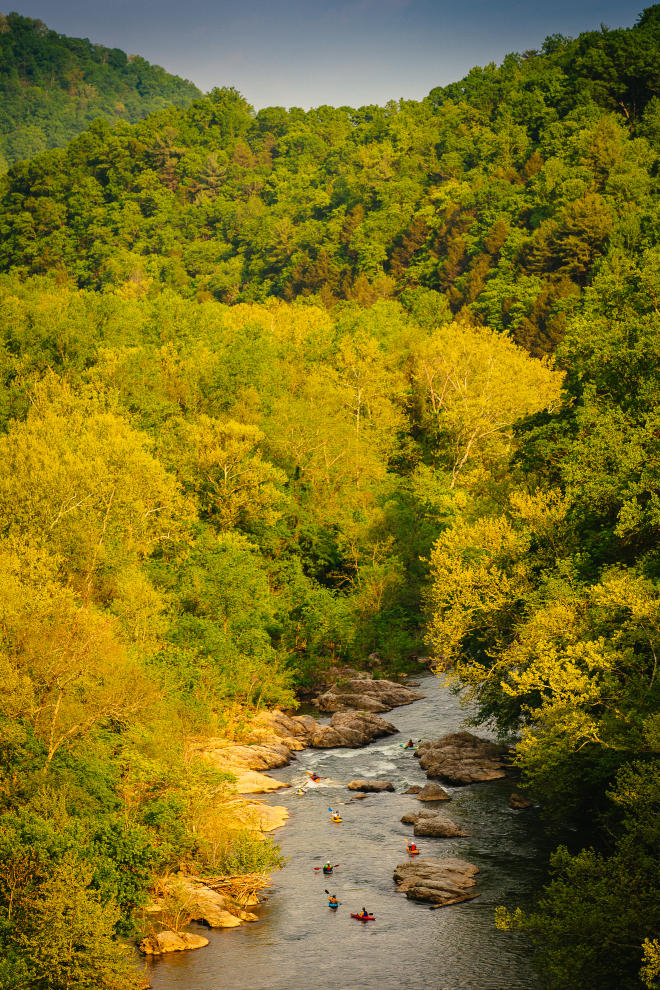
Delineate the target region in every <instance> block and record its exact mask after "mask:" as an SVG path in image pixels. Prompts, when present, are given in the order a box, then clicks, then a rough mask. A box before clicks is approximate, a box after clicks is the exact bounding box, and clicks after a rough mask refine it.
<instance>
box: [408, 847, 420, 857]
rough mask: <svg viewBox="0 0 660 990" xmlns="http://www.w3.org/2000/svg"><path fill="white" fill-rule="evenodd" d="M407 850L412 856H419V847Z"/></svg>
mask: <svg viewBox="0 0 660 990" xmlns="http://www.w3.org/2000/svg"><path fill="white" fill-rule="evenodd" d="M407 852H408V855H410V856H419V849H408V850H407Z"/></svg>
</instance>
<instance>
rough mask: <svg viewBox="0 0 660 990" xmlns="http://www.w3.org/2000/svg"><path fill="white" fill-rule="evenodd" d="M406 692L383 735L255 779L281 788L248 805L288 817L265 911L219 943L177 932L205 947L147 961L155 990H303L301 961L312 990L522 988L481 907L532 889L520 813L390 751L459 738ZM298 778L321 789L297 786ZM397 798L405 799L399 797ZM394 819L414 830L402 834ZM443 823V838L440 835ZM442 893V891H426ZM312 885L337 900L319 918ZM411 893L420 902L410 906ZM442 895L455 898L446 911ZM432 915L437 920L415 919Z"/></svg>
mask: <svg viewBox="0 0 660 990" xmlns="http://www.w3.org/2000/svg"><path fill="white" fill-rule="evenodd" d="M420 693H423V694H424V695H425V697H424V698H423V699H419V700H417V701H415V702H413V703H411V704H410V705H407V706H405V707H402V708H397V709H395V710H394V711H393V712H392V714H391V715H390V716H388V720H389V719H391V724H393V725H395V726H396V727H397V729H398V730H399V732H398V733H397V734H395V735H387V736H382V737H380V738H378V739H376V740H375V741H374V742H372V743H370V744H368V745H367V746H366V747H362V748H351V747H345V746H344V747H338V748H328V749H325V748H321V749H312V748H306V749H294V750H292V757H291V759H290V761H289V762H288V763H286V764H285V765H283V766H279V767H278V766H276V767H274V768H273V769H270V770H269V771H268V776H269V777H271V778H275V779H276V780H277V782H278V783H279V784H283V785H285V786H284V787H283V788H280V789H278V790H277V791H276V792H274V793H273V794H272V795H270V794H264V795H263V797H261V798H260V800H262V801H263V802H265V804H266V806H270V805H272V806H280V807H284V808H285V810H287V811H288V812H289V813H290V816H291V817H290V819H289V821H288V823H287V827H286V828H285V829H283V830H282V831H281V832H279V833H278V841H279V842H280V844H281V846H282V849H283V852H284V853H285V855H287V856H288V857H289V861H288V863H287V865H286V866H285V868H284V869H283V870H282V871H281V872H279V873H276V874H275V875H274V877H273V881H274V886H273V890H272V893H271V895H270V897H269V899H268V900H267V901H266V902H265V903H264V904H261V905H260V906H258V907H253V908H250V911H253V912H254V913H255V914H256V915H258V918H259V920H258V921H256V922H252V923H250V924H247V925H241V926H240V927H235V928H231V929H226V930H223V931H220V930H212V929H210V928H209V927H208V926H204V927H200V926H196V925H193V926H191V928H190V929H189V933H190V934H196V935H199V936H201V937H202V938H207V939H208V940H209V945H207V946H205V947H204V948H202V949H201V950H200V951H199V952H193V953H185V952H175V953H172V954H167V955H165V956H163V957H161V959H160V961H158V962H157V963H156V964H155V965H154V966H152V967H151V970H150V976H151V979H152V982H153V985H154V987H155V990H184V988H185V990H211V988H213V990H244V987H245V986H250V987H251V988H253V990H266V988H268V990H284V988H285V987H287V988H288V987H291V986H298V985H300V986H303V985H307V983H308V982H309V973H310V969H309V967H310V964H311V961H312V960H313V964H314V986H315V988H316V990H330V988H332V990H336V988H337V987H338V986H339V987H342V988H343V990H353V988H357V987H360V988H361V990H372V988H373V990H375V988H376V987H378V988H379V990H382V988H383V987H387V986H392V985H395V984H393V983H392V982H391V981H392V979H393V977H394V978H396V979H397V980H398V979H399V977H400V976H401V974H402V973H405V982H406V985H407V986H409V987H410V988H411V990H440V988H441V990H444V988H445V987H446V988H451V990H468V988H469V990H474V988H475V987H479V988H480V990H504V988H505V987H506V988H507V990H509V988H510V990H532V988H534V990H535V988H536V983H535V979H534V976H533V975H532V973H531V970H530V968H529V964H528V953H529V947H528V946H527V944H526V942H525V941H524V940H523V939H522V938H521V937H520V936H515V935H511V934H508V933H499V932H496V931H495V929H494V927H493V910H494V907H495V905H496V904H498V903H503V902H506V903H509V904H510V903H520V901H521V900H523V901H524V899H525V896H527V895H528V894H529V893H530V891H531V890H532V889H533V888H534V886H535V885H536V884H537V883H538V882H539V880H540V870H541V864H542V862H543V852H542V850H541V849H540V843H541V834H540V830H539V828H538V825H537V822H536V819H535V815H534V812H533V810H532V811H530V810H524V811H516V810H514V809H512V808H510V807H509V804H508V801H509V797H510V795H511V792H512V789H513V788H512V783H511V782H510V781H509V780H508V779H507V778H506V777H505V776H500V777H498V778H496V779H493V780H490V781H486V782H483V783H476V784H474V785H472V786H466V785H450V784H448V783H447V784H443V785H440V784H438V783H436V782H435V781H433V780H432V781H429V780H428V779H427V778H426V773H425V772H424V770H423V769H422V766H421V757H420V759H419V760H417V759H415V757H414V754H413V752H412V751H411V750H405V749H402V744H403V743H404V742H405V741H406V740H407V739H408V738H410V737H411V736H412V737H413V738H416V739H419V738H420V736H422V737H424V738H426V739H427V740H429V741H433V740H440V739H441V738H442V737H443V736H446V735H451V734H453V733H456V732H459V731H461V720H462V717H463V714H464V713H463V712H462V711H461V710H460V709H459V707H458V705H457V702H456V699H455V698H454V697H453V696H451V695H450V694H449V692H447V691H445V690H444V689H443V688H442V687H441V686H440V685H439V684H438V682H437V681H435V679H433V678H425V679H424V681H423V683H422V685H421V688H420ZM275 717H276V718H277V716H275ZM285 718H286V716H285ZM308 727H310V726H309V724H308ZM280 738H281V737H280ZM291 738H296V737H291ZM299 738H302V737H299ZM270 743H272V740H271V741H270V742H269V741H268V740H264V739H262V740H261V741H260V743H259V744H263V745H270ZM255 745H257V744H256V743H255ZM505 763H506V760H504V763H503V768H504V771H505V772H506V766H505ZM306 771H310V772H316V773H317V774H318V775H319V776H321V777H322V780H321V781H320V782H319V783H309V777H308V776H307V773H306ZM255 772H263V771H255ZM352 780H354V781H355V782H357V783H364V782H366V783H369V782H383V781H385V782H389V783H391V784H392V786H393V787H394V791H393V792H392V791H384V792H382V793H366V794H365V793H364V792H355V791H349V790H348V789H347V784H348V783H349V782H350V781H352ZM305 782H307V787H306V791H307V793H306V795H305V796H304V797H298V796H297V795H296V787H297V786H298V785H299V784H302V783H305ZM428 784H432V785H433V786H434V787H441V786H442V791H443V794H444V795H445V800H444V801H442V803H440V801H441V797H440V799H439V798H438V797H436V798H435V800H434V801H422V802H419V801H418V797H419V796H421V789H423V788H425V787H426V786H427V785H428ZM286 785H293V786H288V787H287V786H286ZM411 789H413V790H418V794H409V793H408V794H407V793H406V792H407V791H410V790H411ZM358 795H363V796H361V797H360V799H359V800H357V801H356V800H355V798H356V797H357V796H358ZM447 798H449V799H450V801H449V802H447ZM436 802H437V803H436ZM329 806H331V807H333V808H337V807H338V808H339V810H340V811H341V814H342V817H343V823H342V824H341V825H333V824H332V823H331V822H330V821H329V813H328V807H329ZM441 809H442V810H441ZM425 812H428V813H429V814H428V815H426V814H424V813H425ZM405 815H412V816H413V817H414V820H412V819H411V820H410V821H409V822H406V823H404V822H402V821H401V819H402V817H403V816H405ZM420 815H421V817H419V816H420ZM425 820H426V821H428V822H431V821H435V822H436V823H437V824H436V829H437V832H438V834H437V835H434V836H431V835H428V836H426V835H421V836H419V837H417V838H416V840H415V841H416V842H417V844H418V847H419V848H420V852H421V855H420V856H419V857H418V860H417V862H418V863H419V862H420V861H421V862H425V863H426V865H425V867H424V870H425V871H426V872H425V875H423V876H422V875H421V874H419V875H418V877H417V880H418V881H419V882H417V883H413V882H412V881H413V879H414V872H415V871H414V869H413V868H412V867H413V864H414V862H415V861H414V860H412V859H410V860H409V858H408V857H407V855H406V852H405V844H406V840H408V839H410V838H412V837H413V832H414V829H415V828H416V827H417V825H418V824H420V823H422V824H421V828H422V830H424V829H425V828H430V826H425V825H424V824H423V822H424V821H425ZM447 821H448V822H450V823H452V825H453V827H454V828H455V829H456V833H455V834H453V835H450V836H446V835H445V836H442V835H441V834H440V832H441V831H442V830H443V829H442V825H443V822H444V823H445V829H444V830H445V831H446V830H447V826H446V822H447ZM458 833H460V834H458ZM327 859H331V860H332V862H333V863H339V864H340V865H339V866H338V867H337V868H336V869H335V871H334V874H333V875H332V877H323V875H322V873H320V872H315V871H314V866H317V865H322V863H323V862H325V861H326V860H327ZM451 860H455V861H460V862H461V863H464V864H467V866H466V867H465V869H466V870H467V871H468V872H467V873H466V874H464V876H465V877H466V879H465V884H466V885H465V887H464V889H463V890H462V891H461V892H459V893H456V892H455V891H452V889H450V888H451V887H452V885H453V887H455V888H458V887H460V885H461V884H460V883H459V882H458V881H459V877H458V873H457V871H456V867H455V864H454V867H453V868H451V869H450V867H449V866H448V865H447V861H451ZM429 862H430V864H431V866H429V865H428V864H429ZM443 864H444V865H443ZM408 866H410V867H411V869H410V870H408V869H407V867H408ZM419 869H420V870H421V867H419ZM429 871H431V872H429ZM447 871H449V872H447ZM472 871H473V872H472ZM395 874H400V879H398V878H397V877H395ZM431 874H433V875H431ZM450 874H453V875H450ZM468 879H471V880H472V881H473V882H472V885H471V886H470V885H469V884H467V880H468ZM422 881H423V882H422ZM442 883H445V884H446V886H445V888H442V887H441V886H440V887H438V886H436V887H434V886H432V884H440V885H441V884H442ZM461 883H463V881H461ZM326 887H327V888H328V889H330V890H332V891H334V892H336V893H337V895H338V897H339V899H340V902H341V904H340V908H339V911H338V912H334V913H333V912H329V911H328V909H327V898H326V896H325V895H324V893H323V891H324V888H326ZM404 887H405V889H404ZM441 889H444V890H445V891H446V896H444V895H443V897H440V899H439V900H437V899H436V900H434V899H433V897H432V896H431V894H430V893H424V891H427V892H429V891H430V892H433V891H436V893H437V892H438V891H439V890H441ZM415 891H421V892H422V894H421V897H420V899H419V901H416V900H415V899H414V897H413V896H411V892H412V894H414V893H415ZM450 894H451V895H452V896H455V897H463V898H465V899H464V900H463V901H461V902H460V903H459V901H458V900H456V901H455V902H454V904H450V903H449V900H451V899H452V898H451V897H449V895H450ZM477 895H478V896H477ZM362 906H366V907H368V908H369V909H370V910H371V911H373V912H374V913H375V915H376V922H374V923H373V924H372V925H371V926H366V928H365V927H364V926H361V925H360V924H359V923H358V922H354V921H352V919H351V918H350V911H356V910H359V909H360V908H361V907H362ZM436 907H440V908H441V910H438V911H429V908H432V909H435V908H436ZM412 932H414V936H413V937H412V938H411V933H412ZM459 947H460V951H459ZM388 981H389V982H388ZM396 985H398V984H396Z"/></svg>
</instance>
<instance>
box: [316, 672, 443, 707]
mask: <svg viewBox="0 0 660 990" xmlns="http://www.w3.org/2000/svg"><path fill="white" fill-rule="evenodd" d="M423 697H424V695H423V694H421V693H420V692H419V691H414V690H413V689H412V688H409V687H406V685H404V684H397V683H396V682H395V681H386V680H374V679H373V678H372V677H368V676H366V675H364V674H363V675H362V676H360V677H352V678H349V679H347V680H342V681H340V682H338V683H337V684H333V685H332V687H330V688H328V690H327V691H325V692H324V693H323V694H320V695H319V696H318V698H316V700H315V702H314V704H316V705H318V707H319V709H320V710H321V711H322V712H345V711H350V710H357V711H364V712H376V713H382V712H389V711H391V710H392V708H398V707H399V705H410V704H411V703H412V702H413V701H419V699H420V698H423Z"/></svg>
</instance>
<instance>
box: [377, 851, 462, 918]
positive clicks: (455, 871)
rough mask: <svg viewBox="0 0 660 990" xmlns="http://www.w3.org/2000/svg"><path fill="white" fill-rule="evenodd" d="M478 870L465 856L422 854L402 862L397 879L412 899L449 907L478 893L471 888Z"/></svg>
mask: <svg viewBox="0 0 660 990" xmlns="http://www.w3.org/2000/svg"><path fill="white" fill-rule="evenodd" d="M478 872H479V870H478V869H477V867H476V866H474V865H473V864H472V863H468V862H467V861H466V860H464V859H455V858H453V857H451V858H447V859H432V858H428V859H421V858H419V859H416V860H413V861H412V862H410V861H408V862H405V863H399V865H398V866H397V867H396V869H395V870H394V880H395V882H396V884H397V887H398V889H399V890H400V891H402V893H404V894H405V895H406V897H407V898H408V899H409V900H411V901H426V902H427V903H430V904H434V905H437V906H438V907H447V906H448V905H450V904H460V903H461V902H462V901H469V900H472V898H474V897H477V896H478V894H474V893H472V892H471V888H472V887H474V885H475V883H476V881H475V879H474V878H475V876H476V874H477V873H478Z"/></svg>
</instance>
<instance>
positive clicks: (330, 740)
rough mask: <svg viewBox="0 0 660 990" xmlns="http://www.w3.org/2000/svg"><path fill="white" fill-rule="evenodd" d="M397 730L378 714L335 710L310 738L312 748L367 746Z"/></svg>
mask: <svg viewBox="0 0 660 990" xmlns="http://www.w3.org/2000/svg"><path fill="white" fill-rule="evenodd" d="M398 731H399V730H398V729H397V728H396V726H394V725H392V724H391V722H386V721H385V719H382V718H381V717H380V716H379V715H374V714H371V713H365V712H336V713H335V714H334V715H333V716H332V718H331V719H330V723H329V724H328V725H319V727H318V729H317V730H316V732H315V733H314V735H313V736H312V738H311V740H310V746H312V747H313V748H314V749H331V748H333V747H334V746H350V747H357V746H367V745H368V744H369V743H370V742H373V741H374V740H375V739H380V738H382V736H391V735H394V733H395V732H398Z"/></svg>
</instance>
